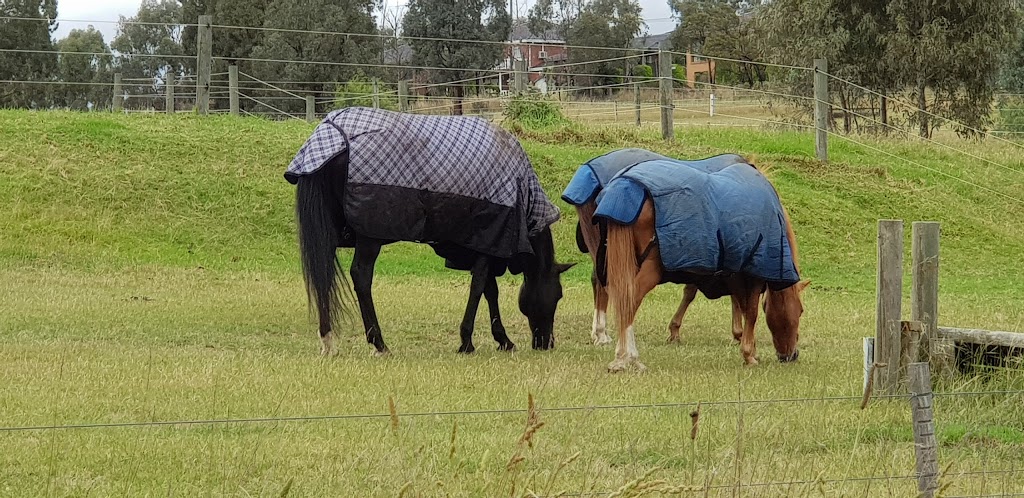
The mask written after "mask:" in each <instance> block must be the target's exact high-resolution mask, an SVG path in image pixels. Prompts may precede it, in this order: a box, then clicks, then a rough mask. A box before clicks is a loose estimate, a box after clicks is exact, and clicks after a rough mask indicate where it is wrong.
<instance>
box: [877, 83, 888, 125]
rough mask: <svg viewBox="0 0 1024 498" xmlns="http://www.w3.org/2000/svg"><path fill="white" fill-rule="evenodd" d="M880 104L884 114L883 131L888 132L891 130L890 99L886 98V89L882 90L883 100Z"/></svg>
mask: <svg viewBox="0 0 1024 498" xmlns="http://www.w3.org/2000/svg"><path fill="white" fill-rule="evenodd" d="M879 106H880V107H881V109H880V111H881V114H882V132H883V133H886V132H888V131H889V126H888V125H889V99H887V98H885V92H884V91H883V92H882V97H881V102H880V103H879Z"/></svg>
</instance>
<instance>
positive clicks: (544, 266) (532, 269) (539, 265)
mask: <svg viewBox="0 0 1024 498" xmlns="http://www.w3.org/2000/svg"><path fill="white" fill-rule="evenodd" d="M530 246H531V247H532V248H533V256H532V257H529V258H526V264H525V271H524V272H523V274H524V276H525V277H526V278H532V277H538V276H540V275H543V274H545V273H550V272H551V269H552V268H553V267H554V266H555V241H554V238H553V237H552V236H551V227H547V228H544V229H543V230H541V231H540V233H538V234H537V235H534V236H532V237H530Z"/></svg>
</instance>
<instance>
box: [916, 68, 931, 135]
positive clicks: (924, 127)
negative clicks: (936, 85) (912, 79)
mask: <svg viewBox="0 0 1024 498" xmlns="http://www.w3.org/2000/svg"><path fill="white" fill-rule="evenodd" d="M926 88H927V85H925V81H924V73H918V75H917V119H918V121H919V123H920V125H921V128H920V130H919V133H920V134H921V136H922V137H924V138H928V135H929V129H928V115H927V114H925V111H926V107H927V105H928V104H927V101H926V99H925V95H924V92H925V89H926Z"/></svg>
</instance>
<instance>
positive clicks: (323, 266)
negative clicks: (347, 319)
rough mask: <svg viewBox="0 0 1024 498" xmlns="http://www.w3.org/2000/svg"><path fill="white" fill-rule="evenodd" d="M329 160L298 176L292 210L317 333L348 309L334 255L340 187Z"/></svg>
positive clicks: (346, 292)
mask: <svg viewBox="0 0 1024 498" xmlns="http://www.w3.org/2000/svg"><path fill="white" fill-rule="evenodd" d="M334 163H335V161H331V162H329V163H327V164H326V165H324V167H323V168H322V169H321V170H320V171H318V172H316V173H313V174H311V175H305V176H302V177H300V178H299V180H298V183H297V189H296V195H295V213H296V217H297V218H298V225H299V251H300V253H301V256H302V257H301V259H302V273H303V276H304V277H305V281H306V293H307V295H308V298H309V303H310V305H311V307H312V306H315V307H316V310H317V312H318V318H319V322H320V334H321V335H324V334H326V333H327V332H329V331H330V330H331V329H332V328H333V325H334V324H335V323H337V321H338V318H340V317H341V316H342V315H344V314H346V313H347V312H348V311H349V308H351V299H350V297H351V296H349V292H350V288H349V285H348V280H347V279H346V278H345V272H344V271H343V270H342V268H341V265H340V263H339V262H338V258H337V254H336V251H337V248H338V244H339V242H340V237H341V235H340V233H339V231H338V227H339V223H338V222H339V217H340V216H341V200H340V199H339V198H338V195H337V192H338V191H339V190H340V189H339V186H338V185H335V184H334V181H335V180H336V179H337V178H338V177H339V175H336V174H334V171H332V168H333V167H334V166H335V164H334Z"/></svg>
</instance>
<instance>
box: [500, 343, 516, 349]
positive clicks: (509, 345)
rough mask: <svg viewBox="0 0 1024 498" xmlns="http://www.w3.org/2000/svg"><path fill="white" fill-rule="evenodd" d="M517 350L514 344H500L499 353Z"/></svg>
mask: <svg viewBox="0 0 1024 498" xmlns="http://www.w3.org/2000/svg"><path fill="white" fill-rule="evenodd" d="M515 350H516V345H515V344H512V343H511V342H506V343H503V344H498V351H515Z"/></svg>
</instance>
